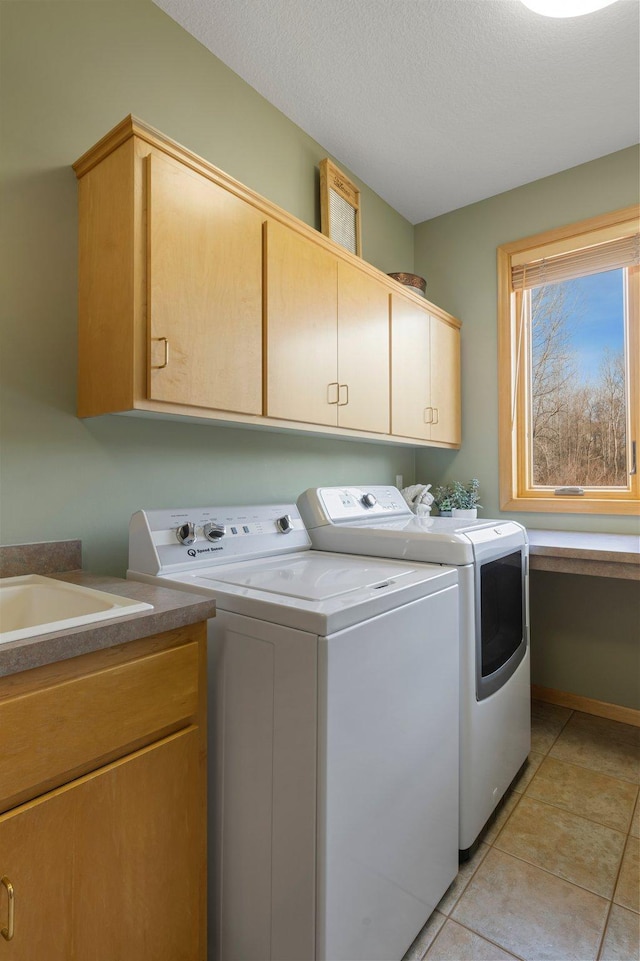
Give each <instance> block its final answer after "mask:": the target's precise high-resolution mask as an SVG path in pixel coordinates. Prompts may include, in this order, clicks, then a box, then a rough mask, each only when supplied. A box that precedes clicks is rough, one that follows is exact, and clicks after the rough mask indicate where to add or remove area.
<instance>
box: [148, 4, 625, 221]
mask: <svg viewBox="0 0 640 961" xmlns="http://www.w3.org/2000/svg"><path fill="white" fill-rule="evenodd" d="M154 2H155V3H156V4H157V5H158V6H159V7H160V8H161V9H163V10H164V11H166V13H168V14H169V15H170V16H171V17H172V18H173V19H174V20H176V21H177V22H178V23H179V24H181V25H182V26H183V27H184V28H185V29H186V30H188V31H189V33H191V34H192V35H193V36H194V37H196V38H197V39H198V40H199V41H200V42H201V43H203V44H204V45H205V46H206V47H207V48H208V49H209V50H211V51H212V53H214V54H215V55H216V56H217V57H218V58H219V59H220V60H222V61H223V62H224V63H225V64H227V66H229V67H230V68H231V69H232V70H234V71H235V72H236V73H237V74H239V75H240V76H241V77H242V78H243V79H244V80H245V81H247V83H249V84H250V85H251V86H252V87H254V88H255V89H256V90H257V91H258V92H259V93H260V94H262V96H264V97H265V98H266V99H267V100H268V101H270V103H272V104H274V105H275V106H276V107H278V108H279V109H280V110H281V111H282V112H283V113H284V114H285V115H286V116H287V117H289V118H290V119H291V120H293V121H294V122H295V123H296V124H297V125H298V126H299V127H301V128H302V129H303V130H305V131H306V132H307V133H308V134H310V135H311V136H312V137H313V138H314V139H315V140H317V141H318V142H319V143H320V144H322V146H323V147H324V148H326V150H327V151H328V152H329V153H331V154H332V155H333V156H334V157H335V158H336V159H337V161H338V163H341V164H343V165H344V166H346V167H349V168H350V169H351V170H352V171H353V172H354V173H355V174H356V175H357V176H358V177H359V178H360V179H361V180H363V181H364V182H365V183H366V184H368V185H369V186H370V187H371V188H372V189H373V190H375V191H376V193H378V194H379V195H380V196H381V197H383V198H384V199H385V200H386V201H387V202H388V203H389V204H391V206H392V207H394V208H395V209H396V210H398V211H399V212H400V213H401V214H403V215H404V216H405V217H406V218H407V219H408V220H409V221H411V223H419V222H420V221H422V220H427V219H428V218H430V217H434V216H437V215H438V214H441V213H445V212H446V211H449V210H454V209H456V208H457V207H462V206H464V205H466V204H469V203H473V202H475V201H477V200H481V199H483V198H485V197H490V196H493V195H494V194H497V193H501V192H502V191H504V190H508V189H510V188H512V187H517V186H520V185H521V184H524V183H529V182H530V181H532V180H537V179H538V178H540V177H545V176H547V175H549V174H553V173H556V172H557V171H559V170H565V169H566V168H568V167H573V166H575V165H577V164H580V163H584V162H586V161H588V160H593V159H595V158H596V157H602V156H604V155H605V154H608V153H613V152H614V151H616V150H620V149H622V148H623V147H628V146H630V145H631V144H634V143H637V142H638V139H639V125H640V121H639V116H640V76H639V60H640V26H639V21H640V3H639V2H638V0H618V2H617V3H614V4H613V6H610V7H608V8H606V9H604V10H601V11H598V12H596V13H592V14H589V15H587V16H583V17H575V18H572V19H569V20H557V19H549V18H546V17H541V16H539V15H538V14H535V13H533V12H531V11H530V10H528V9H527V8H526V7H524V6H523V5H522V4H521V3H520V2H519V0H154Z"/></svg>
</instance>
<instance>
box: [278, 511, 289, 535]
mask: <svg viewBox="0 0 640 961" xmlns="http://www.w3.org/2000/svg"><path fill="white" fill-rule="evenodd" d="M276 527H277V528H278V530H279V531H280V533H281V534H290V533H291V531H292V530H293V521H292V520H291V515H290V514H283V515H282V517H279V518H278V520H277V521H276Z"/></svg>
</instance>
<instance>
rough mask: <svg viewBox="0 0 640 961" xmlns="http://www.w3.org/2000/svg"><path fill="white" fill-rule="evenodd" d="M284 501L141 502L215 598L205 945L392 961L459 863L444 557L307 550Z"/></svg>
mask: <svg viewBox="0 0 640 961" xmlns="http://www.w3.org/2000/svg"><path fill="white" fill-rule="evenodd" d="M310 548H311V544H310V540H309V537H308V534H307V532H306V530H305V526H304V524H303V522H302V520H301V518H300V515H299V513H298V511H297V509H296V507H295V505H274V506H262V505H261V506H254V507H224V508H217V507H210V508H200V509H191V508H189V509H184V508H180V509H174V510H141V511H138V512H137V513H136V514H134V515H133V517H132V519H131V523H130V535H129V571H128V574H127V576H128V577H129V578H134V579H137V580H142V581H146V582H148V583H152V584H156V585H165V586H167V587H171V588H174V589H184V590H188V591H193V592H196V593H205V594H208V595H213V596H214V597H215V600H216V617H215V618H213V619H211V620H210V621H209V625H208V641H209V655H208V657H209V874H210V879H209V929H210V935H209V957H210V959H211V961H214V959H215V961H267V959H273V961H305V959H316V961H341V959H344V961H358V959H360V961H375V959H380V961H391V959H400V958H401V957H402V956H403V955H404V953H405V952H406V950H407V948H408V947H409V945H410V944H411V942H412V940H413V938H414V937H415V935H416V934H417V933H418V931H419V930H420V928H421V927H422V926H423V924H424V923H425V921H426V920H427V918H428V917H429V915H430V914H431V912H432V911H433V909H434V908H435V906H436V904H437V903H438V901H439V900H440V898H441V896H442V894H443V893H444V891H445V890H446V889H447V887H448V886H449V884H450V883H451V881H452V880H453V878H454V877H455V875H456V872H457V863H458V859H457V838H458V833H457V832H458V827H457V825H458V810H457V807H458V763H457V750H458V747H457V746H458V671H459V656H458V620H457V619H458V586H457V581H458V576H457V571H456V569H455V567H446V566H438V565H428V564H420V563H414V562H410V561H396V560H383V559H380V558H359V557H353V556H347V555H345V554H341V553H324V552H319V551H314V550H311V549H310Z"/></svg>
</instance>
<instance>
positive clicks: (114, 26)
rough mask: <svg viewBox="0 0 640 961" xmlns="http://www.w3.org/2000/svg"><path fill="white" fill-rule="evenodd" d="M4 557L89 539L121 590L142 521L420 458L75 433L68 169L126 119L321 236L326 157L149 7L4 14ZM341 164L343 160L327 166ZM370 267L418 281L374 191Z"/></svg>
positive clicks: (155, 424)
mask: <svg viewBox="0 0 640 961" xmlns="http://www.w3.org/2000/svg"><path fill="white" fill-rule="evenodd" d="M0 14H1V17H2V21H1V24H0V27H1V34H2V49H1V71H2V73H1V76H0V86H1V90H2V95H1V97H2V99H1V104H0V106H1V110H2V115H1V124H2V126H1V131H0V132H1V136H2V187H3V199H2V218H3V236H4V238H5V245H4V252H3V256H2V258H1V259H2V265H1V267H0V269H1V270H2V280H3V287H2V289H3V298H2V317H1V329H2V354H1V358H0V359H1V362H2V368H1V381H2V402H1V408H0V416H1V423H0V431H1V433H0V439H1V445H0V451H1V462H0V468H1V475H0V498H1V499H0V541H1V542H2V543H4V544H11V543H25V542H28V541H39V540H57V539H60V538H65V537H79V538H81V539H82V541H83V546H84V566H85V567H86V568H87V569H90V570H92V571H95V572H109V573H115V574H122V573H123V572H124V570H125V568H126V561H127V525H128V521H129V517H130V515H131V514H132V512H133V511H134V510H137V509H138V508H140V507H151V506H158V507H160V506H170V505H176V504H194V505H196V504H216V503H220V504H234V503H251V502H254V503H255V502H277V501H280V500H282V501H285V502H289V501H292V500H295V498H296V497H297V495H298V494H299V493H300V492H301V491H302V490H304V489H306V488H307V487H310V486H316V485H319V484H346V483H348V482H351V483H363V484H364V483H382V484H384V483H393V482H394V480H395V476H396V474H403V475H404V478H405V482H406V483H410V482H411V481H412V476H413V470H414V453H413V450H412V449H410V448H398V447H393V446H390V445H381V444H368V443H355V442H351V441H338V440H329V439H322V438H309V437H300V436H295V435H292V434H282V433H272V432H266V431H255V430H239V429H238V430H236V429H229V428H220V427H210V426H201V425H190V424H181V423H169V422H163V421H150V420H141V419H137V418H128V417H115V416H111V417H103V418H96V419H92V420H85V421H81V420H78V419H77V417H76V416H75V391H76V324H77V321H76V318H77V293H76V290H77V239H76V234H77V186H76V179H75V175H74V173H73V170H72V169H71V164H72V163H73V161H75V160H76V159H77V158H78V157H79V156H80V155H81V154H82V153H84V151H85V150H87V149H88V148H89V147H91V146H92V145H93V144H94V143H95V142H96V141H97V140H98V139H100V137H102V136H103V135H104V134H105V133H106V132H107V131H108V130H110V129H111V128H112V127H113V126H115V124H117V123H118V122H119V121H120V120H122V118H123V117H125V116H126V115H127V114H129V113H133V114H134V115H136V116H138V117H140V118H141V119H142V120H144V121H146V122H147V123H150V124H152V125H153V126H155V127H157V128H158V129H160V130H161V131H162V132H163V133H165V134H168V135H169V136H171V137H173V138H174V139H175V140H178V141H179V142H180V143H183V144H185V146H187V147H189V148H190V149H192V150H194V151H196V152H197V153H199V154H201V155H202V156H204V157H206V158H207V159H208V160H210V161H211V162H212V163H214V164H216V165H217V166H218V167H220V168H222V169H223V170H225V171H227V172H228V173H230V174H231V175H232V176H234V177H236V178H237V179H238V180H240V181H241V182H243V183H245V184H247V185H248V186H250V187H252V188H253V189H255V190H257V191H258V192H259V193H261V194H263V195H264V196H266V197H268V198H269V199H270V200H273V201H274V202H275V203H277V204H278V205H280V206H281V207H283V208H285V209H286V210H288V211H290V212H291V213H293V214H295V215H296V216H297V217H299V218H300V219H302V220H304V221H306V222H307V223H309V224H311V225H313V226H316V227H319V203H318V171H317V165H318V162H319V160H321V159H322V157H324V156H326V154H327V151H326V150H325V149H324V148H323V147H322V146H321V145H320V144H318V143H316V142H315V141H313V140H312V139H311V138H310V137H308V136H307V135H306V134H305V133H304V132H303V131H302V130H300V129H299V128H298V127H296V126H295V124H293V123H291V122H290V121H289V120H287V119H286V118H285V117H284V116H283V114H281V113H280V112H279V111H278V110H276V109H275V108H274V107H272V106H271V105H270V104H268V103H267V102H266V101H265V100H264V99H263V98H262V97H260V96H259V95H258V94H257V93H256V91H255V90H253V89H252V88H251V87H249V86H248V85H247V84H246V83H244V82H243V81H242V80H240V78H239V77H238V76H237V75H236V74H234V73H233V72H232V71H230V70H229V69H228V68H227V67H225V66H224V65H223V64H222V63H221V62H220V61H218V60H217V59H216V58H215V57H213V56H212V55H211V54H210V53H209V52H208V51H207V50H206V49H205V48H204V47H202V46H201V45H200V44H199V43H197V42H196V41H195V40H194V39H193V38H192V37H191V36H190V35H189V34H187V33H186V32H185V31H184V30H183V29H182V28H181V27H179V26H178V25H177V24H176V23H174V21H172V20H171V19H170V18H169V17H167V16H166V15H165V14H164V13H163V12H162V11H160V10H159V9H158V8H157V7H156V6H154V5H153V4H152V3H151V0H140V2H138V0H128V2H125V3H111V2H88V0H80V2H43V3H40V2H21V0H19V2H2V3H1V4H0ZM335 159H336V160H337V162H338V163H339V162H340V158H335ZM360 186H361V188H362V206H363V249H364V255H365V257H366V258H367V259H368V260H369V261H371V262H373V263H374V264H375V265H376V266H377V267H379V268H381V269H382V270H387V271H389V270H398V269H406V270H412V269H413V227H412V225H411V224H410V223H408V221H406V220H405V219H404V218H403V217H401V216H400V215H399V214H398V213H396V212H395V211H394V210H393V209H392V208H391V207H389V205H388V204H386V203H384V202H383V201H382V200H381V199H380V198H379V197H377V196H376V195H375V194H374V193H373V192H372V191H371V190H369V189H368V188H367V187H366V186H365V185H364V184H361V185H360Z"/></svg>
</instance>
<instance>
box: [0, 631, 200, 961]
mask: <svg viewBox="0 0 640 961" xmlns="http://www.w3.org/2000/svg"><path fill="white" fill-rule="evenodd" d="M172 633H174V632H172ZM157 637H159V638H162V635H157ZM135 643H136V644H137V643H142V642H135ZM202 643H203V644H204V641H203V642H202ZM128 646H129V645H126V646H124V647H123V649H122V650H124V649H125V647H128ZM133 646H135V645H133ZM191 646H192V647H193V645H191ZM177 650H178V651H180V648H178V649H177ZM105 653H106V652H105ZM164 653H165V654H166V653H169V654H170V653H171V651H169V652H166V651H165V652H164ZM86 657H87V658H93V657H94V655H86ZM148 657H152V658H153V657H157V652H154V653H153V654H150V655H148V656H145V657H143V658H141V659H140V666H141V668H144V667H145V664H144V662H145V661H147V660H148ZM83 659H84V658H82V657H81V658H76V659H74V660H75V661H80V662H81V661H82V660H83ZM69 663H70V664H71V662H69ZM163 663H164V666H165V667H166V668H169V667H170V666H172V663H173V664H175V663H177V662H176V661H173V662H172V659H171V658H170V657H169V658H168V659H167V660H165V661H164V662H163ZM193 663H194V668H195V666H196V663H197V659H196V661H194V662H193ZM201 663H204V659H202V661H201ZM133 664H134V667H135V665H136V661H134V662H133ZM88 666H90V667H91V668H94V667H95V664H94V662H93V661H92V662H91V664H90V665H88ZM42 670H45V671H46V669H42ZM111 670H113V667H111V666H110V668H109V669H108V670H107V671H106V672H105V673H106V674H108V673H109V671H111ZM196 670H197V668H196ZM27 673H28V674H37V673H38V671H37V670H36V671H30V672H27ZM101 673H102V672H98V673H97V674H96V673H95V671H92V672H91V673H90V674H88V675H87V677H88V678H93V679H95V678H96V676H99V675H100V674H101ZM143 673H144V671H143ZM26 676H27V675H26V674H25V675H22V676H18V683H20V680H21V679H22V677H26ZM147 676H148V675H147ZM113 679H114V680H115V679H116V675H113ZM7 680H11V679H7ZM83 680H84V678H82V677H74V678H72V679H65V680H63V681H62V683H57V684H55V685H53V686H48V688H47V689H46V693H47V694H51V691H53V692H56V691H58V692H59V693H60V698H61V700H60V704H61V706H62V705H63V703H64V700H65V696H66V694H67V693H68V692H65V691H64V690H63V689H64V688H65V687H68V685H69V684H71V685H72V686H75V685H76V684H80V686H82V683H83ZM46 681H47V676H46V675H45V677H44V678H43V682H44V683H45V684H46ZM192 681H196V682H197V678H192ZM161 687H162V685H161V684H160V689H161ZM188 687H189V688H190V689H191V690H192V689H193V684H192V683H191V682H189V684H188ZM197 689H198V684H197V683H196V686H195V690H196V691H197ZM1 692H2V687H1V686H0V721H1V720H2V718H3V708H5V707H8V706H10V705H13V706H15V702H16V701H18V702H19V701H20V700H22V702H23V703H24V707H25V709H27V708H28V704H29V699H30V698H31V697H33V696H35V697H36V700H37V698H38V696H39V695H40V694H41V693H45V690H44V689H40V688H37V689H35V690H33V691H32V692H30V693H28V694H21V695H19V696H18V697H17V698H8V699H7V700H6V701H3V700H2V699H1ZM74 693H75V692H74ZM159 693H160V696H163V694H162V692H161V690H160V692H159ZM185 695H186V696H185ZM114 697H116V699H117V695H116V692H115V691H114ZM179 704H182V708H180V707H179V706H178V705H179ZM174 705H175V707H174V710H173V713H174V715H178V714H181V713H182V714H185V715H186V714H188V713H191V712H192V708H193V701H192V695H191V693H188V692H185V691H183V692H179V694H178V697H177V698H176V699H175V701H174ZM134 708H135V705H134ZM201 711H202V705H200V706H199V707H198V708H197V710H196V712H195V714H194V715H193V716H192V717H190V718H189V717H184V719H183V720H182V721H180V720H174V722H173V724H171V725H170V726H173V727H175V726H179V725H181V729H180V730H177V731H175V732H174V733H170V734H168V735H166V736H161V737H158V738H157V739H154V740H152V743H149V744H147V745H145V746H144V747H141V748H139V749H138V750H132V751H130V752H128V753H126V754H125V755H124V756H123V757H120V758H118V759H117V760H114V761H111V762H110V763H106V764H102V765H100V766H98V767H96V769H95V770H91V771H90V772H89V773H86V774H83V775H82V776H79V777H76V778H74V779H72V780H69V781H68V782H66V783H63V784H62V785H60V786H58V787H55V788H53V789H52V790H50V791H46V792H45V793H42V794H38V796H36V797H34V798H33V799H32V800H29V801H27V802H25V803H22V804H20V805H18V806H16V807H13V808H11V809H10V810H7V811H6V812H5V813H4V814H1V815H0V877H1V878H2V884H1V885H0V932H1V933H2V937H0V958H1V959H3V961H4V959H6V961H204V959H205V957H206V925H205V897H206V891H205V886H206V854H205V841H206V794H205V783H206V779H205V772H204V762H205V760H206V755H205V746H204V738H203V729H204V728H203V725H201V723H200V721H201V719H202V714H201ZM198 715H200V717H198ZM72 720H75V719H72ZM84 722H85V724H86V727H87V728H88V729H89V730H90V729H91V727H92V726H97V727H100V725H101V723H102V719H101V718H100V717H98V716H94V717H92V716H91V713H90V712H89V715H88V716H86V717H85V721H84ZM52 723H55V724H56V725H57V726H58V727H59V726H60V718H59V717H58V718H55V719H52ZM185 725H186V726H185ZM60 733H61V735H62V736H65V733H64V731H63V730H62V729H61V730H60ZM138 733H139V734H141V735H142V730H140V731H139V732H138ZM158 733H161V732H158ZM7 734H8V732H7V730H6V728H5V729H4V730H3V732H2V734H1V735H0V740H1V741H2V742H3V744H4V742H5V741H6V740H7V739H8V738H7ZM66 736H67V737H70V738H73V736H74V732H73V731H69V732H67V733H66ZM143 737H144V739H146V740H148V739H149V737H150V735H149V733H148V732H147V734H146V735H143ZM45 740H46V739H45ZM79 740H80V742H81V741H82V738H80V739H79ZM97 740H98V741H100V737H99V736H98V738H97ZM115 740H116V741H117V732H116V738H115ZM136 740H138V739H137V738H136ZM38 747H39V745H38V743H37V741H36V742H34V744H33V751H34V753H37V751H38ZM8 749H9V750H11V746H10V745H9V748H8ZM82 750H84V749H81V751H80V753H82ZM82 766H85V767H86V766H91V765H90V762H88V761H87V762H86V763H85V764H84V765H82ZM34 790H37V789H36V788H34ZM10 894H12V897H11V896H10Z"/></svg>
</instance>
